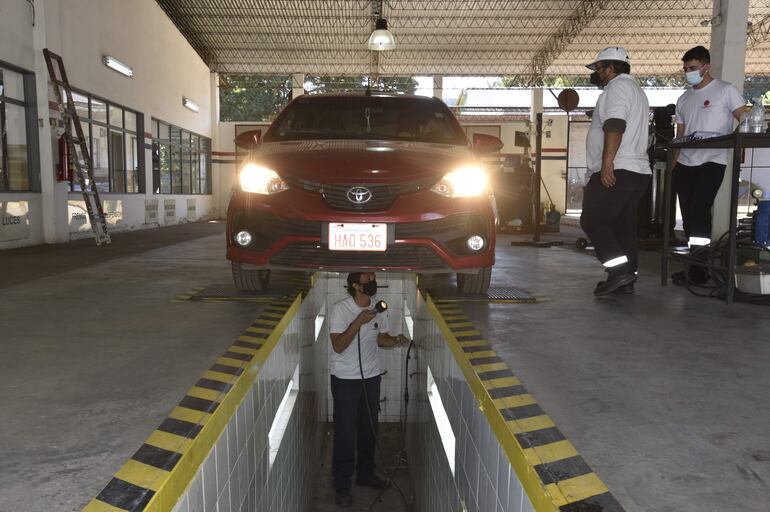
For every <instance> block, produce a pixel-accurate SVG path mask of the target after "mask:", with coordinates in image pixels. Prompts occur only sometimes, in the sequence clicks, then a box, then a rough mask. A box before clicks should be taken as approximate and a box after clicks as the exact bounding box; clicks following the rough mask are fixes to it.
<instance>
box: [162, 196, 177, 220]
mask: <svg viewBox="0 0 770 512" xmlns="http://www.w3.org/2000/svg"><path fill="white" fill-rule="evenodd" d="M163 221H164V222H165V223H166V224H171V223H173V222H174V221H176V199H164V200H163Z"/></svg>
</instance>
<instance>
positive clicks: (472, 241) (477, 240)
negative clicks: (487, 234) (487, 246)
mask: <svg viewBox="0 0 770 512" xmlns="http://www.w3.org/2000/svg"><path fill="white" fill-rule="evenodd" d="M465 245H467V246H468V249H470V250H471V251H473V252H478V251H480V250H481V249H483V248H484V239H483V238H482V237H480V236H479V235H473V236H471V237H468V240H466V241H465Z"/></svg>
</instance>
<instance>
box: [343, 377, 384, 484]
mask: <svg viewBox="0 0 770 512" xmlns="http://www.w3.org/2000/svg"><path fill="white" fill-rule="evenodd" d="M331 379H332V397H333V398H334V453H333V455H332V483H333V485H334V488H335V489H349V488H350V484H351V477H352V476H353V465H354V461H355V460H356V459H355V450H356V445H357V448H358V462H357V464H355V468H356V477H357V478H358V479H364V480H366V479H368V478H371V477H373V476H374V448H375V445H376V433H377V417H378V415H379V405H380V376H379V375H378V376H376V377H371V378H369V379H365V380H364V385H365V386H366V396H367V397H368V399H369V407H370V408H371V415H372V417H371V423H370V422H369V418H368V414H367V410H366V402H365V401H364V393H363V390H364V386H362V385H361V380H360V379H338V378H337V377H335V376H334V375H332V376H331ZM372 424H373V425H374V432H372Z"/></svg>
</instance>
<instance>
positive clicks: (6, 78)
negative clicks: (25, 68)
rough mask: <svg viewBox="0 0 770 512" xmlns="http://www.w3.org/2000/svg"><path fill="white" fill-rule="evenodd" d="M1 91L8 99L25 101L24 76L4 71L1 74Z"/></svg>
mask: <svg viewBox="0 0 770 512" xmlns="http://www.w3.org/2000/svg"><path fill="white" fill-rule="evenodd" d="M0 86H2V87H0V89H2V95H3V96H5V97H6V98H11V99H14V100H19V101H24V75H22V74H21V73H16V72H14V71H9V70H7V69H3V70H2V71H1V72H0Z"/></svg>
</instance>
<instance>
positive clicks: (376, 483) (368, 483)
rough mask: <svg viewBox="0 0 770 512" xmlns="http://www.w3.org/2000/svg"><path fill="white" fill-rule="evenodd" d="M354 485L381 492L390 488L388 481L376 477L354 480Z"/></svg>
mask: <svg viewBox="0 0 770 512" xmlns="http://www.w3.org/2000/svg"><path fill="white" fill-rule="evenodd" d="M356 485H360V486H361V487H371V488H372V489H377V490H378V491H382V490H383V489H387V488H388V487H390V485H391V484H390V480H383V479H382V478H380V477H378V476H372V477H369V478H358V479H356Z"/></svg>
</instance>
